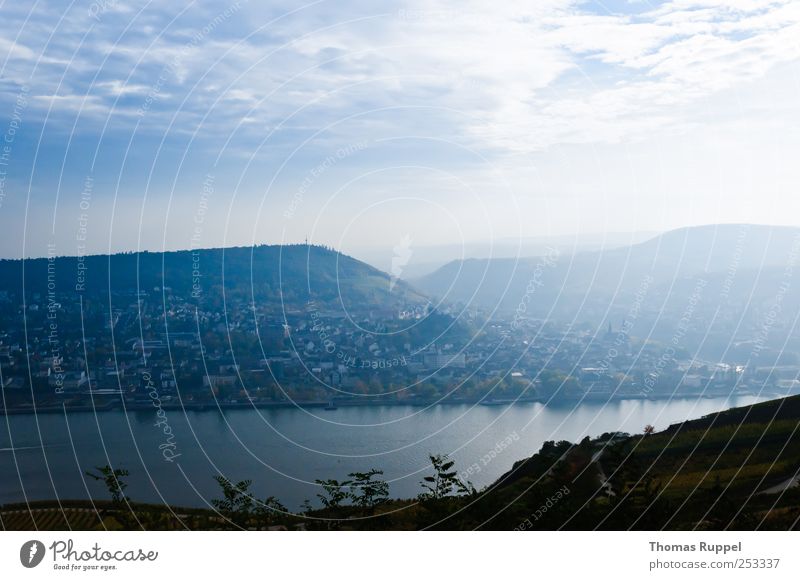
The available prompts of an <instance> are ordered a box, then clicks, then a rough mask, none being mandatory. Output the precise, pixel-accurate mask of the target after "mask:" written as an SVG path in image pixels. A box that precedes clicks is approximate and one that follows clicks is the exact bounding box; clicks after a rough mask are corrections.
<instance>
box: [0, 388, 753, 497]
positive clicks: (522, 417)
mask: <svg viewBox="0 0 800 580" xmlns="http://www.w3.org/2000/svg"><path fill="white" fill-rule="evenodd" d="M761 400H765V399H764V398H761V397H754V396H742V397H732V398H728V399H723V398H719V399H672V400H666V399H664V400H630V401H613V402H609V403H587V402H584V403H581V404H577V405H576V404H571V405H563V406H558V405H556V406H553V405H548V406H545V405H542V404H539V403H524V404H516V405H505V406H480V405H478V406H474V405H440V406H435V407H431V408H423V407H413V406H386V407H341V408H339V409H337V410H335V411H325V410H323V409H286V408H282V409H252V408H249V409H232V410H225V411H223V412H218V411H191V412H186V413H183V412H180V411H174V410H173V411H166V412H165V413H164V415H163V416H161V417H159V416H157V415H156V413H155V410H154V411H152V412H151V411H136V412H130V413H125V412H123V411H107V412H101V413H97V414H94V413H91V412H75V413H69V414H41V415H10V416H7V417H0V503H9V502H22V501H25V500H26V498H27V500H29V501H31V500H40V499H55V498H56V497H58V498H62V499H86V498H88V497H89V496H90V495H91V496H94V497H97V498H105V497H106V493H105V490H104V489H103V488H102V486H101V485H99V484H97V483H96V482H94V481H89V480H87V478H86V477H85V476H84V472H85V471H86V470H87V469H91V468H92V467H93V466H100V465H105V464H111V465H113V466H114V467H117V468H124V469H127V470H129V471H130V476H129V478H128V482H129V487H128V490H127V491H128V494H129V496H130V497H131V498H133V499H134V500H137V501H147V502H157V503H163V502H167V503H170V504H173V505H184V506H196V507H204V506H207V505H208V503H209V502H210V500H211V499H213V498H216V497H218V496H219V493H218V488H217V484H216V483H215V482H214V480H213V476H214V475H216V474H223V475H225V476H226V477H228V478H230V479H233V480H240V479H252V480H253V482H254V483H253V490H254V491H255V492H256V495H257V496H258V497H266V496H268V495H274V496H276V497H277V498H278V499H280V500H281V501H282V502H283V503H284V504H285V505H287V506H288V507H290V508H297V507H298V506H299V505H300V504H301V503H302V501H303V500H304V499H306V498H308V499H312V500H316V497H315V496H316V493H317V492H318V491H319V489H318V487H317V486H316V485H315V484H314V480H315V479H328V478H338V479H342V478H345V477H346V475H347V473H349V472H351V471H366V470H368V469H370V468H373V467H374V468H377V469H382V470H383V471H384V474H385V475H384V477H385V479H386V480H387V481H389V483H390V490H391V495H392V496H394V497H413V496H415V495H417V494H418V493H419V491H420V487H419V481H420V480H421V479H422V477H423V476H424V475H426V473H425V468H426V467H427V466H428V465H429V463H428V460H427V456H428V454H431V453H434V454H435V453H448V454H450V456H451V457H452V458H453V459H455V461H456V468H457V469H458V470H459V472H461V473H462V474H464V475H465V476H467V479H469V480H470V481H471V482H472V483H473V484H474V485H475V486H476V487H478V488H481V487H483V486H485V485H487V484H489V483H491V482H492V481H494V480H495V479H497V477H499V476H500V475H502V474H503V473H504V472H506V471H507V470H508V469H509V468H511V466H512V465H513V463H514V462H515V461H517V460H519V459H522V458H524V457H528V456H530V455H532V454H533V453H535V452H536V451H537V450H539V448H540V447H541V445H542V443H543V442H544V441H547V440H551V439H556V440H561V439H566V440H570V441H578V440H580V439H582V438H583V437H585V436H586V435H592V436H596V435H600V434H602V433H604V432H607V431H617V430H620V431H628V432H632V433H638V432H641V431H642V428H643V427H644V426H645V425H646V424H652V425H654V426H655V427H656V429H663V428H665V427H667V426H668V425H669V424H671V423H676V422H679V421H683V420H686V419H691V418H698V417H701V416H703V415H706V414H708V413H713V412H716V411H720V410H723V409H726V408H729V407H736V406H742V405H749V404H752V403H756V402H759V401H761ZM315 503H316V502H315Z"/></svg>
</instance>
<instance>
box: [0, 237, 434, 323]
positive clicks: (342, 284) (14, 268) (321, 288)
mask: <svg viewBox="0 0 800 580" xmlns="http://www.w3.org/2000/svg"><path fill="white" fill-rule="evenodd" d="M23 274H24V288H25V293H26V295H28V296H32V295H33V294H40V295H46V294H47V292H48V290H51V291H55V292H56V293H59V294H67V295H69V294H77V293H83V294H86V295H97V294H107V293H108V291H109V289H110V290H111V292H112V293H136V292H138V291H142V292H147V293H152V292H154V291H160V290H162V289H163V288H168V289H169V291H170V293H172V294H175V295H179V296H183V297H184V298H186V299H189V298H201V297H204V296H209V295H212V296H218V295H220V294H221V293H222V290H223V288H224V290H225V292H226V294H229V293H231V294H237V295H244V294H251V293H252V295H253V296H254V297H255V298H256V299H261V298H273V299H281V298H282V299H283V300H284V301H286V302H290V303H291V302H295V301H307V300H323V301H324V300H336V299H339V298H340V299H341V300H342V301H343V302H344V303H345V304H347V303H352V304H358V305H371V306H380V307H387V308H389V307H393V306H395V305H396V304H397V303H406V304H407V303H420V304H422V303H425V302H427V300H426V299H425V298H424V297H423V296H422V295H421V294H420V293H418V292H416V291H414V290H412V289H411V288H410V287H409V286H408V285H407V284H405V283H403V282H402V281H394V280H392V279H391V278H390V276H389V275H388V274H386V273H384V272H381V271H380V270H377V269H376V268H373V267H372V266H369V265H367V264H365V263H363V262H360V261H359V260H356V259H354V258H351V257H349V256H346V255H344V254H341V253H339V252H336V251H334V250H331V249H328V248H325V247H322V246H314V245H305V244H301V245H284V246H277V245H273V246H267V245H262V246H254V247H237V248H215V249H201V250H193V251H192V250H184V251H172V252H135V253H124V254H112V255H94V256H86V257H56V258H52V259H48V258H37V259H26V260H2V261H0V291H5V292H6V293H7V294H9V295H12V296H17V297H18V296H21V293H22V289H23Z"/></svg>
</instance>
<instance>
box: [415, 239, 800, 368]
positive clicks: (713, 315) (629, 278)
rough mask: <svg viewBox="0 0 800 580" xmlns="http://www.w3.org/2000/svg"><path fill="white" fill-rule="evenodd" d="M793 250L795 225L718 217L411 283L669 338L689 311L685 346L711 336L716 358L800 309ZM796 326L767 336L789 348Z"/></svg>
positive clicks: (508, 310)
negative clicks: (629, 325)
mask: <svg viewBox="0 0 800 580" xmlns="http://www.w3.org/2000/svg"><path fill="white" fill-rule="evenodd" d="M798 255H800V228H789V227H771V226H758V225H747V224H740V225H735V224H734V225H715V226H702V227H691V228H683V229H680V230H674V231H671V232H667V233H664V234H662V235H659V236H657V237H655V238H653V239H651V240H648V241H646V242H642V243H639V244H634V245H631V246H628V247H626V248H616V249H610V250H605V251H593V252H579V253H576V254H572V255H567V254H558V253H551V254H549V255H545V256H539V257H530V258H522V259H519V260H512V259H493V260H463V261H457V262H451V263H449V264H447V265H446V266H444V267H442V268H440V269H439V270H437V271H436V272H434V273H432V274H429V275H427V276H424V277H422V278H418V279H416V280H412V281H411V282H412V284H414V285H415V286H416V287H417V288H419V289H420V290H422V291H423V292H425V293H426V294H428V295H430V296H432V297H434V298H435V299H443V300H444V301H445V302H450V303H457V304H459V303H465V304H466V303H468V304H470V305H472V306H474V307H478V308H480V309H484V310H485V311H488V312H495V313H496V314H498V315H500V316H505V317H509V318H510V317H512V316H520V315H521V316H523V317H525V318H528V319H550V320H554V321H557V322H562V323H570V324H575V323H578V324H580V323H590V324H591V325H593V326H594V327H598V326H600V327H605V326H606V325H607V324H609V323H611V324H613V325H614V326H615V327H618V326H620V325H621V324H622V323H623V321H626V322H631V321H632V319H633V318H636V319H637V320H636V324H637V326H638V327H637V328H636V329H635V330H633V331H632V332H631V334H633V335H637V336H650V337H652V338H654V339H657V340H670V338H671V337H672V336H673V335H674V333H675V327H676V322H677V321H678V320H680V319H681V318H682V317H684V315H685V313H687V312H690V313H691V316H690V317H689V318H691V321H690V322H691V325H690V326H692V327H696V328H689V329H688V330H687V332H686V334H687V335H688V336H687V340H686V341H685V345H684V346H685V347H686V348H688V349H693V348H697V347H699V346H700V345H701V343H702V342H703V341H702V340H701V339H702V337H709V338H710V342H709V340H706V341H705V343H704V344H703V345H702V347H703V348H705V349H706V350H707V352H706V353H705V355H707V356H708V357H712V356H713V357H716V356H720V357H723V356H725V355H726V352H730V350H729V348H738V347H737V345H738V344H739V343H742V342H745V341H749V340H751V339H752V338H753V336H754V335H755V334H757V333H758V332H759V329H760V327H761V326H763V321H764V317H765V316H766V313H768V312H769V311H770V310H774V309H775V308H778V309H779V310H780V315H781V319H782V320H793V319H794V317H795V316H796V315H797V314H798V312H800V294H798V293H797V292H791V291H787V289H788V288H789V287H791V285H792V284H795V285H797V284H798V283H800V281H798V280H793V277H796V272H795V266H796V262H797V258H798ZM776 303H777V306H776ZM740 322H741V324H739V323H740ZM695 330H696V333H695V332H694V331H695ZM695 334H696V335H695ZM795 334H796V333H794V332H793V329H792V328H791V327H789V326H784V325H783V324H781V323H780V322H779V323H778V324H774V325H770V333H769V336H768V338H767V340H768V342H769V346H771V347H773V348H775V349H781V348H782V349H783V350H786V349H787V348H788V349H791V350H795V351H796V350H797V349H798V348H800V343H798V342H797V340H796V339H797V337H796V336H795ZM787 340H789V341H790V342H789V343H788V344H787V343H786V341H787ZM781 345H783V346H781ZM726 349H728V350H726Z"/></svg>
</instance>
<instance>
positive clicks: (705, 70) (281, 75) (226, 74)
mask: <svg viewBox="0 0 800 580" xmlns="http://www.w3.org/2000/svg"><path fill="white" fill-rule="evenodd" d="M0 10H1V11H2V15H3V27H2V30H0V132H2V133H3V137H2V140H3V143H2V146H3V147H5V149H4V150H0V153H2V152H3V151H5V161H6V163H5V164H0V240H2V250H3V251H2V255H3V256H5V257H20V256H22V255H26V256H32V255H43V254H45V253H46V252H47V245H48V244H53V247H54V248H56V249H55V251H56V253H58V254H76V253H81V252H92V253H94V252H106V251H109V250H111V251H118V250H132V249H140V248H141V249H162V248H168V249H173V248H185V247H189V246H190V243H195V244H198V245H200V246H203V247H214V246H220V245H228V246H229V245H242V244H250V243H254V242H255V243H279V242H281V241H291V242H295V241H299V240H302V239H304V238H306V237H308V238H309V239H311V240H313V241H317V242H320V243H326V244H331V245H333V246H335V247H337V248H341V249H343V250H345V251H349V252H351V253H354V254H356V255H358V253H359V251H361V250H363V249H364V248H369V247H374V246H375V245H382V244H384V245H386V246H387V247H391V246H392V245H394V244H396V243H397V242H398V240H401V239H412V240H414V243H415V244H417V245H434V244H444V243H448V244H458V243H460V242H462V241H465V242H466V241H475V240H492V239H499V238H508V237H516V236H521V237H529V236H543V235H556V234H575V235H580V234H581V233H596V232H603V231H617V232H618V231H636V230H647V231H657V230H666V229H670V228H674V227H680V226H684V225H692V224H701V223H714V222H737V221H749V222H759V223H776V224H793V225H797V222H798V219H797V217H796V216H797V215H800V211H798V210H800V196H797V195H796V192H797V190H798V187H797V186H798V184H800V164H798V163H797V162H796V152H797V151H798V147H800V131H798V123H799V122H800V105H798V103H800V99H799V98H798V96H799V95H798V92H800V76H799V75H798V72H799V70H800V69H798V59H800V4H798V3H797V2H789V1H776V2H770V1H758V2H757V1H752V0H729V1H724V2H722V1H720V2H716V1H712V0H675V1H671V2H663V3H656V2H625V1H621V0H616V1H614V2H573V1H567V0H547V1H542V2H538V1H537V2H515V1H511V2H502V3H487V2H470V1H466V2H464V1H462V2H436V1H434V2H431V1H426V2H422V1H420V2H402V3H396V2H392V3H389V2H385V3H384V2H374V1H373V2H366V1H364V2H352V1H337V2H314V3H309V4H298V3H289V2H244V1H239V2H233V3H229V2H226V1H221V0H218V1H215V2H206V1H198V2H192V3H189V4H186V5H180V6H179V5H177V3H176V5H175V6H172V5H171V4H170V3H163V2H162V3H156V2H144V1H140V0H137V1H126V0H103V1H93V2H87V1H76V2H52V1H42V2H36V3H31V4H29V3H15V2H2V3H1V4H0ZM87 183H90V184H91V185H90V186H89V187H88V188H87ZM204 183H205V184H206V185H205V186H204ZM209 184H210V185H209ZM82 214H83V215H82ZM82 218H83V219H82ZM198 230H199V231H198ZM79 231H80V232H82V234H83V235H82V236H79V235H78V233H79ZM193 236H194V237H193ZM81 237H83V238H86V239H85V240H83V239H78V238H81ZM192 240H194V241H192Z"/></svg>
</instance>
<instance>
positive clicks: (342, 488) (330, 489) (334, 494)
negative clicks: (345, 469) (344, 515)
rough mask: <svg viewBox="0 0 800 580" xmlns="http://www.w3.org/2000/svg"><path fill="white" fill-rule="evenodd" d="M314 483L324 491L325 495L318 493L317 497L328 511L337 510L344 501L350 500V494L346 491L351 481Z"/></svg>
mask: <svg viewBox="0 0 800 580" xmlns="http://www.w3.org/2000/svg"><path fill="white" fill-rule="evenodd" d="M316 483H317V484H319V485H320V486H321V487H322V489H323V490H324V491H325V495H322V494H321V493H318V494H317V497H318V498H319V499H320V501H321V502H322V505H323V506H324V507H326V508H328V509H338V508H339V507H341V506H342V505H343V503H344V502H345V501H347V500H348V499H351V496H350V493H349V492H348V491H347V490H346V488H347V487H349V486H350V484H351V483H352V482H351V481H341V482H340V481H337V480H335V479H317V480H316Z"/></svg>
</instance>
